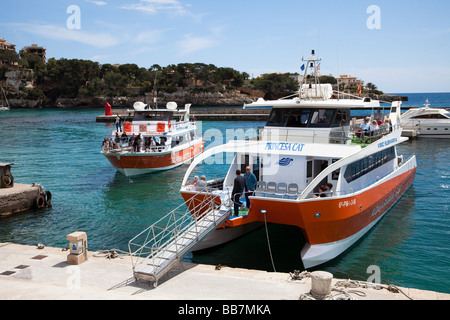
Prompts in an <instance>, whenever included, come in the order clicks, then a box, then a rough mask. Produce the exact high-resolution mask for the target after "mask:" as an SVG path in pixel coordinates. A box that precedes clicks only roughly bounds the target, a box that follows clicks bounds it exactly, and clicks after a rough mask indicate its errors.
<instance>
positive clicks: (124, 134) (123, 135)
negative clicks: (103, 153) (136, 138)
mask: <svg viewBox="0 0 450 320" xmlns="http://www.w3.org/2000/svg"><path fill="white" fill-rule="evenodd" d="M122 143H128V135H127V133H126V132H124V133H123V134H122Z"/></svg>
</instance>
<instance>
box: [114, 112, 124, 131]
mask: <svg viewBox="0 0 450 320" xmlns="http://www.w3.org/2000/svg"><path fill="white" fill-rule="evenodd" d="M114 123H115V125H116V131H117V132H122V118H121V117H120V116H119V114H117V117H116V120H114Z"/></svg>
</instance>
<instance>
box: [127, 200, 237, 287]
mask: <svg viewBox="0 0 450 320" xmlns="http://www.w3.org/2000/svg"><path fill="white" fill-rule="evenodd" d="M202 195H203V200H201V201H200V200H198V197H197V195H195V196H193V197H192V198H191V199H189V200H188V201H186V202H184V203H183V204H182V205H180V206H179V207H177V208H176V209H174V210H172V211H171V212H170V213H169V214H167V215H166V216H164V217H163V218H161V219H160V220H159V221H158V222H156V223H155V224H153V225H152V226H150V227H148V228H147V229H145V230H144V231H142V232H141V233H140V234H138V235H137V236H136V237H134V238H133V239H131V240H130V242H129V243H128V248H129V251H130V256H131V259H132V264H133V274H134V278H135V279H136V280H137V279H142V280H146V281H151V282H153V285H154V287H156V286H157V285H158V280H159V279H161V277H162V276H164V275H165V274H166V273H167V272H168V271H170V269H171V268H172V267H174V266H175V265H176V264H177V263H178V262H179V261H180V260H181V259H183V257H184V256H185V255H186V254H188V253H189V252H191V251H192V248H193V247H194V246H195V245H196V244H197V243H199V242H200V241H202V240H203V239H204V238H206V237H207V236H208V235H209V234H210V233H211V232H213V231H214V230H216V229H217V227H219V226H221V225H222V224H223V223H224V222H225V221H226V220H227V219H228V218H229V217H230V215H231V209H230V208H229V207H228V208H227V207H226V206H225V205H223V204H222V201H221V200H220V196H221V195H220V194H212V193H208V194H204V193H203V194H202ZM223 195H225V193H224V194H222V196H223ZM186 206H187V208H186Z"/></svg>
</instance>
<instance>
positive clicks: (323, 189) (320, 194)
mask: <svg viewBox="0 0 450 320" xmlns="http://www.w3.org/2000/svg"><path fill="white" fill-rule="evenodd" d="M326 189H327V188H326V187H325V186H320V187H319V192H318V193H317V194H315V195H314V198H316V199H317V198H326V197H327V194H326V193H325V192H326Z"/></svg>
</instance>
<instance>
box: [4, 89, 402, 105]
mask: <svg viewBox="0 0 450 320" xmlns="http://www.w3.org/2000/svg"><path fill="white" fill-rule="evenodd" d="M286 95H287V94H286V93H284V94H283V95H280V96H276V97H270V99H275V100H276V99H279V98H282V97H283V96H286ZM368 96H370V97H371V98H373V99H377V100H380V101H384V102H392V101H408V97H405V96H396V95H368ZM262 97H263V98H268V97H266V95H265V93H264V92H262V91H257V90H245V89H240V90H234V91H227V92H223V93H221V92H199V93H192V92H189V91H177V92H174V93H165V92H161V93H158V96H157V101H158V107H165V105H166V104H167V103H168V102H171V101H173V102H176V103H177V104H178V106H180V107H181V106H184V105H185V104H191V105H192V106H194V107H230V106H239V107H241V106H243V105H244V104H249V103H252V102H255V101H257V100H258V99H259V98H262ZM154 98H155V96H154V95H153V94H146V95H143V96H129V97H107V96H97V97H86V98H74V99H71V98H57V99H41V100H28V99H9V104H10V106H11V108H13V109H39V108H103V107H104V105H105V102H108V103H109V104H111V106H112V107H113V108H124V109H125V108H132V106H133V104H134V103H135V102H136V101H142V102H144V103H146V104H148V105H151V106H152V107H154V106H155V103H154Z"/></svg>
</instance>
